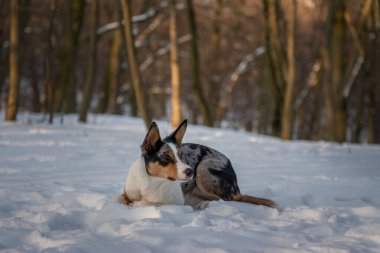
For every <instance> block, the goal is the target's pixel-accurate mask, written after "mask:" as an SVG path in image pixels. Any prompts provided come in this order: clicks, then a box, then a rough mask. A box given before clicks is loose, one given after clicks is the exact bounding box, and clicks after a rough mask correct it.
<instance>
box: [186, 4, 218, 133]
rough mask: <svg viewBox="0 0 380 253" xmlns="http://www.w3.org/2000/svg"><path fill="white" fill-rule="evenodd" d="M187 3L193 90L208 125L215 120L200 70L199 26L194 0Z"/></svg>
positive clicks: (204, 120)
mask: <svg viewBox="0 0 380 253" xmlns="http://www.w3.org/2000/svg"><path fill="white" fill-rule="evenodd" d="M186 5H187V15H188V20H189V26H190V34H191V45H190V47H191V52H190V54H191V76H192V79H193V80H192V81H193V91H194V94H195V96H196V98H197V99H198V103H199V106H200V109H201V113H202V115H203V124H205V125H207V126H212V125H213V120H212V117H211V113H210V110H209V108H208V105H207V102H206V99H205V97H204V94H203V89H202V84H201V78H200V71H199V54H198V37H197V26H196V22H195V13H194V9H193V1H192V0H186Z"/></svg>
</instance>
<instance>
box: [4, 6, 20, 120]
mask: <svg viewBox="0 0 380 253" xmlns="http://www.w3.org/2000/svg"><path fill="white" fill-rule="evenodd" d="M18 12H19V9H18V0H12V1H11V3H10V18H11V22H10V54H9V70H10V72H9V94H8V102H7V111H6V115H5V120H10V121H15V120H16V117H17V109H18V92H19V62H18V57H19V56H18V50H19V45H18V44H19V31H18V28H19V27H18V25H19V24H18V18H19V17H18V16H19V15H18Z"/></svg>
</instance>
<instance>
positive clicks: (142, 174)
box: [124, 158, 184, 205]
mask: <svg viewBox="0 0 380 253" xmlns="http://www.w3.org/2000/svg"><path fill="white" fill-rule="evenodd" d="M124 190H125V193H126V194H127V196H128V198H129V199H130V200H131V201H146V202H150V203H152V204H176V205H183V204H184V198H183V194H182V190H181V185H180V183H179V182H176V181H170V180H168V179H165V178H160V177H152V176H150V175H148V173H147V172H146V169H145V162H144V160H143V159H142V158H140V159H138V160H136V161H135V162H134V163H133V164H132V166H131V167H130V168H129V171H128V176H127V179H126V182H125V188H124Z"/></svg>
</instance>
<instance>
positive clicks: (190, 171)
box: [185, 168, 194, 177]
mask: <svg viewBox="0 0 380 253" xmlns="http://www.w3.org/2000/svg"><path fill="white" fill-rule="evenodd" d="M193 174H194V170H193V169H191V168H187V169H186V170H185V175H186V177H191V176H192V175H193Z"/></svg>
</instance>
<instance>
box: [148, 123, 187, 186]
mask: <svg viewBox="0 0 380 253" xmlns="http://www.w3.org/2000/svg"><path fill="white" fill-rule="evenodd" d="M186 127H187V120H184V121H183V122H182V123H181V124H180V125H179V126H178V128H177V129H176V130H175V131H174V132H173V133H171V134H170V135H169V136H167V137H166V138H164V139H161V137H160V132H159V130H158V127H157V124H156V123H155V122H152V124H151V125H150V127H149V130H148V133H147V134H146V136H145V139H144V142H143V144H142V145H141V151H142V156H143V158H144V161H145V166H146V171H147V172H148V174H149V175H151V176H155V177H162V178H167V179H169V180H179V181H187V180H190V179H191V178H192V177H193V174H194V170H193V169H192V168H191V167H190V166H189V165H187V164H186V163H185V162H184V161H183V154H182V150H181V143H182V139H183V136H184V135H185V132H186Z"/></svg>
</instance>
